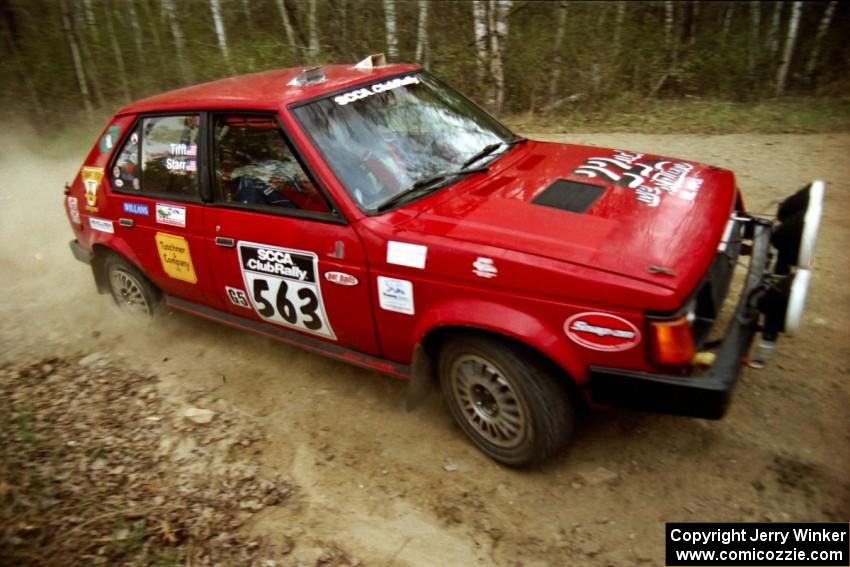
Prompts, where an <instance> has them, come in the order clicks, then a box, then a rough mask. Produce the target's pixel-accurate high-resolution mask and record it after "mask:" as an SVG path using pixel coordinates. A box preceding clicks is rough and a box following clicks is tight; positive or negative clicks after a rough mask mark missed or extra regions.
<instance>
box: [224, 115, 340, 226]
mask: <svg viewBox="0 0 850 567" xmlns="http://www.w3.org/2000/svg"><path fill="white" fill-rule="evenodd" d="M214 135H215V142H214V144H215V145H214V148H213V151H214V156H215V176H216V182H217V186H218V187H217V190H218V192H217V199H218V200H219V201H224V202H225V203H233V204H241V205H251V206H252V207H259V208H260V209H268V210H274V211H277V212H281V211H283V210H285V209H295V210H303V211H313V212H320V213H330V212H331V208H330V206H329V205H328V202H327V200H326V199H325V197H324V195H323V194H322V192H321V191H320V190H319V189H318V187H316V185H315V184H314V183H313V182H312V180H311V179H310V177H309V176H308V175H307V174H306V172H305V171H304V169H303V168H302V167H301V164H300V163H299V161H298V159H297V158H296V157H295V155H294V153H293V152H292V150H291V148H290V147H289V145H288V144H287V142H286V140H285V139H284V135H283V132H282V131H281V130H280V128H279V127H278V124H277V121H276V120H275V118H274V117H272V116H261V115H250V114H222V115H217V116H215V119H214Z"/></svg>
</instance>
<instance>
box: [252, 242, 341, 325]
mask: <svg viewBox="0 0 850 567" xmlns="http://www.w3.org/2000/svg"><path fill="white" fill-rule="evenodd" d="M237 248H238V250H239V266H240V268H241V270H242V278H243V280H244V282H245V289H246V290H247V291H248V298H249V299H250V301H251V305H252V306H253V307H254V311H256V312H257V315H259V316H260V318H261V319H263V320H264V321H267V322H269V323H274V324H275V325H281V326H283V327H292V328H294V329H298V330H300V331H306V332H308V333H314V334H316V335H321V336H323V337H328V338H331V339H336V335H334V332H333V329H331V325H330V323H329V322H328V317H327V314H326V313H325V306H324V302H323V301H322V288H321V286H320V285H319V279H318V278H317V277H316V276H317V274H318V273H319V266H318V264H319V260H318V257H317V256H316V255H315V254H314V253H312V252H305V251H303V250H292V249H289V248H279V247H277V246H268V245H265V244H256V243H253V242H241V241H240V242H239V243H238V244H237Z"/></svg>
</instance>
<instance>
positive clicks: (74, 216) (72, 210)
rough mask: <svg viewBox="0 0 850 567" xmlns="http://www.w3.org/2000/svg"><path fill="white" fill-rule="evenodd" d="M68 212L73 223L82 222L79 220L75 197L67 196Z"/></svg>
mask: <svg viewBox="0 0 850 567" xmlns="http://www.w3.org/2000/svg"><path fill="white" fill-rule="evenodd" d="M68 214H69V215H70V217H71V222H72V223H74V224H82V221H81V220H80V209H79V205H77V198H76V197H68Z"/></svg>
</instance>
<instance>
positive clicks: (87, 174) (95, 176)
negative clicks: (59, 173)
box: [80, 165, 103, 213]
mask: <svg viewBox="0 0 850 567" xmlns="http://www.w3.org/2000/svg"><path fill="white" fill-rule="evenodd" d="M80 176H81V177H82V178H83V188H84V189H85V192H86V210H87V211H91V212H93V213H96V212H97V190H98V188H99V187H100V182H101V180H102V179H103V168H102V167H89V166H87V165H85V166H83V168H82V169H81V170H80Z"/></svg>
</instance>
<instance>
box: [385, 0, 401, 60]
mask: <svg viewBox="0 0 850 567" xmlns="http://www.w3.org/2000/svg"><path fill="white" fill-rule="evenodd" d="M384 23H385V24H386V29H387V55H388V56H389V58H390V60H392V61H397V60H398V36H397V35H396V21H395V0H384Z"/></svg>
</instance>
